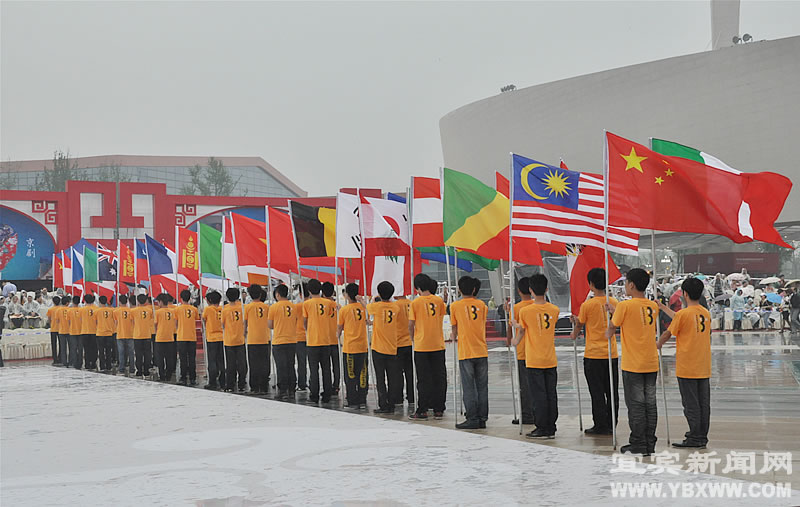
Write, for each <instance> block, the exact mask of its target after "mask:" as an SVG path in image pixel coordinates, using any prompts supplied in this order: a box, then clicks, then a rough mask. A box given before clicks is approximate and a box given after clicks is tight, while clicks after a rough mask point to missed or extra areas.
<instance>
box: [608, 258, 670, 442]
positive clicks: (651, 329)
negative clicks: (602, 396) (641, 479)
mask: <svg viewBox="0 0 800 507" xmlns="http://www.w3.org/2000/svg"><path fill="white" fill-rule="evenodd" d="M625 278H626V280H625V293H626V294H627V295H628V296H630V297H631V299H628V300H626V301H621V302H620V303H619V304H617V305H616V306H611V305H608V308H607V309H608V311H610V312H612V313H613V316H612V317H611V324H612V325H611V326H610V327H609V328H608V331H606V338H611V337H613V336H614V334H615V332H616V330H617V327H619V328H620V335H621V344H622V361H621V362H622V365H621V366H622V389H623V391H624V393H625V405H626V406H627V407H628V426H630V428H631V436H630V439H629V440H628V442H629V443H628V444H627V445H623V446H622V447H620V449H619V450H620V452H621V453H623V454H624V453H631V454H642V455H645V456H649V455H651V454H653V453H654V452H655V448H656V440H657V438H656V426H657V425H658V407H657V405H656V378H657V377H658V349H657V348H656V332H657V331H656V325H657V324H656V323H657V322H658V305H657V304H656V302H655V301H650V300H649V299H647V298H646V297H645V295H644V291H645V290H647V286H648V285H649V284H650V274H649V273H648V272H647V271H645V270H643V269H640V268H634V269H631V270H630V271H628V273H627V274H626V275H625Z"/></svg>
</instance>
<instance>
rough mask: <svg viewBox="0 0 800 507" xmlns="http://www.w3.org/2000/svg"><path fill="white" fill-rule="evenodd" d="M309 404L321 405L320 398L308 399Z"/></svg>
mask: <svg viewBox="0 0 800 507" xmlns="http://www.w3.org/2000/svg"><path fill="white" fill-rule="evenodd" d="M308 402H309V403H314V404H317V403H319V398H309V399H308Z"/></svg>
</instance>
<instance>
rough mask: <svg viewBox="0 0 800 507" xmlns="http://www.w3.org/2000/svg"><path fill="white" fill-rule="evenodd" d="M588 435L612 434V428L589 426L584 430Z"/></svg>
mask: <svg viewBox="0 0 800 507" xmlns="http://www.w3.org/2000/svg"><path fill="white" fill-rule="evenodd" d="M583 432H584V433H585V434H587V435H610V434H611V430H607V429H605V428H598V427H597V426H593V427H591V428H587V429H585V430H584V431H583Z"/></svg>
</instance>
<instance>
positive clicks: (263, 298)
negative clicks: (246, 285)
mask: <svg viewBox="0 0 800 507" xmlns="http://www.w3.org/2000/svg"><path fill="white" fill-rule="evenodd" d="M258 300H259V301H261V302H262V303H263V302H264V301H266V300H267V289H265V288H263V287H262V288H261V296H259V298H258Z"/></svg>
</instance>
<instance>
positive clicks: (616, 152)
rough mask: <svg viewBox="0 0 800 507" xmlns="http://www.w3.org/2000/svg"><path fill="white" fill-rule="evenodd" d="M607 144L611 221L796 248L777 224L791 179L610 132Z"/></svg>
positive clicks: (616, 224)
mask: <svg viewBox="0 0 800 507" xmlns="http://www.w3.org/2000/svg"><path fill="white" fill-rule="evenodd" d="M606 143H607V152H606V157H607V167H608V185H609V190H608V207H609V209H608V221H609V224H612V225H615V226H621V227H641V228H645V229H654V230H661V231H676V232H692V233H698V234H718V235H720V236H726V237H728V238H730V239H731V240H733V241H735V242H736V243H745V242H748V241H752V240H754V239H756V240H759V241H765V242H767V243H773V244H776V245H781V246H785V247H788V248H791V247H790V246H789V245H788V244H786V242H785V241H784V240H783V238H781V236H780V234H779V233H778V231H776V230H775V227H774V223H775V220H777V219H778V215H780V212H781V210H782V209H783V205H784V203H785V201H786V197H787V196H788V195H789V191H790V190H791V188H792V182H791V180H789V178H786V177H785V176H781V175H780V174H775V173H769V172H762V173H739V172H732V171H726V170H722V169H717V168H714V167H710V166H707V165H705V164H702V163H700V162H697V161H694V160H690V159H685V158H679V157H669V156H666V155H661V154H659V153H656V152H654V151H651V150H649V149H647V148H646V147H644V146H642V145H641V144H637V143H634V142H632V141H629V140H627V139H625V138H622V137H619V136H616V135H614V134H612V133H610V132H607V133H606Z"/></svg>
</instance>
